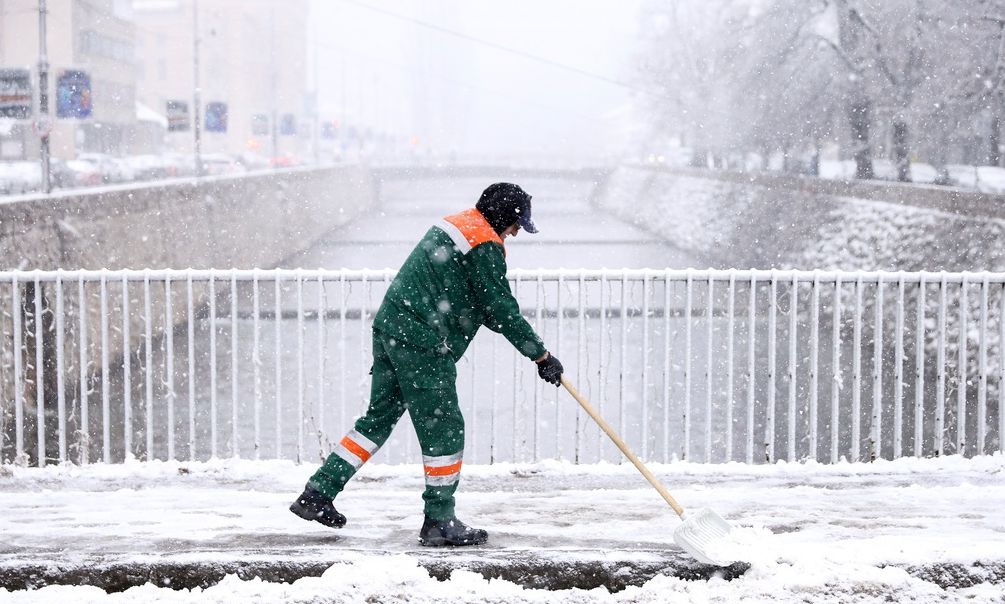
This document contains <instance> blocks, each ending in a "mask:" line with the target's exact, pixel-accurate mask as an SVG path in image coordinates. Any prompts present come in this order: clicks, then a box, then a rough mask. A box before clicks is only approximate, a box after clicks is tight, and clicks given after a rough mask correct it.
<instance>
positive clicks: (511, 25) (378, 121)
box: [308, 0, 637, 157]
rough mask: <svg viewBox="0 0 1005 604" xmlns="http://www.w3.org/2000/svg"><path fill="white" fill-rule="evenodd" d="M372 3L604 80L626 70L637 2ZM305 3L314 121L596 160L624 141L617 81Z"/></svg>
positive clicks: (448, 147) (435, 143)
mask: <svg viewBox="0 0 1005 604" xmlns="http://www.w3.org/2000/svg"><path fill="white" fill-rule="evenodd" d="M362 2H365V3H367V4H370V2H369V1H368V0H362ZM371 5H372V6H375V7H379V8H380V9H381V10H384V11H388V12H393V13H397V14H400V15H403V16H407V17H411V18H414V19H418V20H421V21H424V22H427V23H431V24H435V25H437V26H439V27H443V28H446V29H449V30H453V31H456V32H461V33H463V34H464V35H467V36H471V37H474V38H478V39H480V40H485V41H486V42H489V43H491V44H497V45H500V46H505V47H509V48H512V49H515V50H518V51H520V52H523V53H527V54H530V55H534V56H538V57H542V58H545V59H547V60H548V61H552V62H555V63H560V64H563V65H568V66H570V67H572V68H574V69H578V70H582V71H587V72H590V73H592V74H597V75H600V76H602V77H605V78H609V79H614V80H621V81H625V80H627V79H628V78H629V74H630V72H631V64H630V60H631V54H632V52H633V51H634V36H633V34H634V31H635V30H636V28H637V22H636V19H637V13H636V9H637V3H636V2H635V1H631V2H597V1H590V2H582V1H580V2H576V1H573V0H559V1H552V2H545V3H542V2H534V1H532V0H517V1H513V2H506V3H497V2H463V1H460V0H393V1H387V2H380V3H372V4H371ZM312 9H313V10H314V11H315V12H314V13H313V14H314V15H316V18H314V19H312V27H314V28H315V30H314V32H311V35H310V36H309V39H310V38H311V37H313V36H316V39H317V40H318V49H317V57H318V78H319V82H320V106H321V113H322V116H323V117H327V116H331V117H333V118H337V119H340V120H341V121H342V122H344V123H365V124H366V125H367V126H369V127H371V128H373V129H375V130H378V131H384V132H391V133H394V134H397V135H399V136H405V137H408V138H411V137H416V138H417V140H418V141H419V144H420V145H421V146H422V147H423V148H425V147H427V146H428V147H432V148H434V149H435V150H436V151H437V152H439V153H450V152H453V153H457V154H458V155H471V154H479V155H481V154H488V155H495V156H509V157H512V156H532V155H563V156H569V155H573V156H575V155H589V156H596V155H603V154H605V153H617V152H619V151H621V150H622V148H623V147H624V144H625V141H626V139H627V136H626V132H625V131H626V125H625V124H626V123H627V122H628V119H627V118H628V114H629V112H630V109H631V97H630V94H629V92H628V90H627V89H626V88H625V87H620V86H617V85H615V84H612V83H609V82H605V81H602V80H601V79H598V78H591V77H589V76H587V75H582V74H578V73H574V72H573V71H572V70H567V69H563V68H561V67H558V66H554V65H547V64H544V63H542V62H540V61H535V60H533V59H531V58H527V57H523V56H519V55H518V54H515V53H509V52H506V51H502V50H498V49H495V48H491V47H489V46H487V45H483V44H479V43H478V42H475V41H471V40H465V39H461V38H459V37H457V36H453V35H450V34H446V33H442V32H439V31H436V30H434V29H432V28H429V27H425V26H422V25H419V24H416V23H410V22H407V21H404V20H402V19H399V18H396V17H394V16H391V15H386V14H381V13H379V12H376V11H373V10H369V9H366V8H363V7H360V6H358V5H354V4H351V3H347V2H342V1H341V0H313V3H312ZM311 46H312V45H311V44H309V45H308V52H309V53H311V52H313V49H312V48H311Z"/></svg>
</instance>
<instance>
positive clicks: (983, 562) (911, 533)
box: [0, 455, 1005, 602]
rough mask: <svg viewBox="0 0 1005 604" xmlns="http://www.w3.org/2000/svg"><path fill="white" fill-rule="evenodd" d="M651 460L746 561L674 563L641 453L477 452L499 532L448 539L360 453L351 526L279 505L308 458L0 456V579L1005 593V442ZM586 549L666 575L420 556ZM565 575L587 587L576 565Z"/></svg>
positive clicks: (222, 589)
mask: <svg viewBox="0 0 1005 604" xmlns="http://www.w3.org/2000/svg"><path fill="white" fill-rule="evenodd" d="M651 469H653V471H654V472H655V473H656V474H657V476H659V477H660V479H661V480H663V481H664V483H665V484H666V485H667V487H668V488H669V489H670V491H671V492H672V493H674V495H675V496H677V497H678V499H679V500H680V501H681V503H682V504H683V505H684V506H685V507H692V508H696V507H702V506H707V507H711V508H713V509H715V510H716V511H717V512H719V513H720V514H721V515H722V516H723V517H725V518H726V519H727V520H729V521H730V522H731V523H732V524H734V526H736V527H739V529H740V531H741V535H742V536H743V538H744V540H745V541H747V542H749V543H750V544H751V547H750V549H749V552H748V553H749V555H748V557H747V561H748V562H749V563H750V564H751V566H750V568H749V570H747V571H746V573H745V574H743V575H742V576H740V577H738V578H734V579H732V580H725V579H722V578H713V579H711V580H707V581H706V580H700V581H695V580H692V581H688V580H684V579H682V578H680V573H679V572H677V573H675V572H673V571H674V568H675V567H679V566H691V567H694V565H693V564H692V563H691V561H689V560H688V559H686V558H684V556H683V554H681V553H680V551H679V550H678V549H677V548H676V546H675V545H674V544H673V540H672V533H673V528H674V527H675V526H676V524H677V522H678V520H677V518H676V516H675V515H674V513H673V512H672V510H670V509H669V508H668V507H667V506H666V504H665V503H664V502H663V501H662V499H660V498H659V496H658V495H657V494H656V492H655V491H654V490H653V489H652V488H651V487H649V485H648V484H647V483H646V482H645V481H644V480H643V479H642V477H641V476H640V475H639V474H638V473H637V471H636V470H635V469H634V468H633V467H631V465H629V464H625V465H606V464H604V465H585V466H576V465H571V464H565V463H558V462H546V463H540V464H533V465H513V464H503V465H494V466H466V467H465V470H464V475H463V477H462V482H461V487H460V489H459V492H458V515H459V516H460V517H461V518H462V519H464V520H466V521H468V522H470V523H472V524H474V525H476V526H480V527H483V528H486V529H488V531H489V533H490V535H491V537H490V543H489V545H488V546H485V547H482V548H468V549H457V550H451V551H446V552H445V551H442V550H433V551H431V550H428V549H425V548H421V547H419V546H418V545H417V543H416V534H417V531H418V528H419V526H420V524H421V522H422V515H421V499H420V493H421V491H422V478H421V475H420V474H419V468H418V467H414V466H388V465H383V466H382V465H370V466H367V467H365V468H364V469H363V470H362V471H361V472H360V474H359V475H358V476H357V478H356V479H355V480H354V482H353V483H351V485H350V487H349V488H348V489H347V490H346V492H345V493H344V494H343V495H342V496H341V497H340V498H339V500H338V501H337V502H336V503H337V507H338V508H339V510H340V511H342V512H343V513H345V514H346V516H348V518H349V525H348V526H347V527H346V528H345V529H342V530H341V531H332V530H331V529H326V528H324V527H322V526H321V525H318V524H316V523H307V522H304V521H302V520H300V519H298V518H296V517H294V516H293V515H292V514H290V513H289V512H288V511H287V510H286V507H287V506H288V504H289V502H290V500H291V499H292V497H294V496H295V495H296V494H297V493H298V492H299V490H300V488H301V487H302V485H303V482H304V480H305V479H306V478H307V476H308V475H309V474H310V473H311V471H312V470H313V465H303V466H297V465H295V464H292V463H288V462H250V461H234V460H227V461H224V460H221V461H214V462H209V463H193V464H189V463H160V462H155V463H132V464H126V465H93V466H88V467H84V468H81V467H73V466H65V467H50V468H45V469H31V468H17V467H10V466H7V467H3V468H0V509H3V511H4V513H3V515H2V517H0V574H2V576H3V577H5V578H6V579H5V584H6V585H15V583H13V582H12V578H16V577H20V578H21V579H22V580H23V577H24V574H25V573H24V572H19V569H20V571H24V569H36V570H35V573H36V576H40V575H39V572H40V571H38V569H39V568H42V569H45V568H48V569H50V570H51V569H59V571H58V572H66V573H71V574H72V573H77V575H74V576H88V575H87V573H88V570H89V569H91V570H92V571H93V572H94V573H98V572H100V571H99V570H98V569H102V568H105V569H107V568H109V567H112V566H115V565H119V566H120V567H125V568H133V569H136V568H143V567H144V566H151V565H174V566H175V567H185V565H192V566H193V567H194V568H204V567H205V565H206V564H214V563H220V564H224V565H228V564H229V565H230V566H226V567H227V568H233V567H234V566H233V565H234V564H235V563H244V564H249V563H257V564H259V565H260V566H263V567H267V566H270V565H271V566H272V567H274V569H275V568H280V569H282V568H287V569H295V568H298V565H299V568H301V572H299V573H295V572H294V573H292V574H290V575H288V576H287V578H295V577H301V576H304V575H307V574H317V572H303V568H309V569H323V568H325V567H327V566H331V568H330V569H328V570H327V571H325V572H324V574H323V575H322V576H320V577H305V578H301V579H299V580H297V581H296V582H295V583H293V584H284V583H270V582H264V581H261V580H257V579H252V580H242V579H240V578H238V577H237V576H228V577H227V578H225V579H224V580H223V581H222V582H220V583H219V584H217V585H214V586H212V587H208V588H206V589H201V588H196V589H194V590H180V591H176V590H173V589H170V588H167V587H164V586H154V585H149V584H148V585H146V586H141V587H133V588H131V589H129V590H127V591H125V592H122V593H118V594H112V595H108V596H106V595H105V592H103V591H101V590H99V589H97V588H95V587H61V586H50V587H45V588H42V589H39V590H36V591H10V592H8V591H4V590H0V601H14V602H23V601H50V600H51V601H70V600H73V601H79V602H87V601H106V600H107V601H116V602H141V601H142V602H151V601H166V602H167V601H170V602H175V601H228V602H229V601H242V602H244V601H263V602H265V601H305V600H311V598H316V600H314V601H321V602H325V601H333V602H342V601H344V602H361V601H367V595H368V594H376V595H379V596H380V598H379V600H373V601H381V602H398V601H402V602H404V601H408V602H427V601H428V602H436V601H444V598H446V597H447V595H449V599H450V600H451V601H478V602H480V601H485V602H538V601H540V602H544V601H548V602H555V601H569V602H573V601H574V602H615V601H618V602H626V601H643V602H646V601H652V602H657V601H659V602H665V601H668V600H670V599H673V598H674V597H679V598H681V599H684V600H686V599H688V598H691V599H694V600H695V601H707V600H709V599H713V600H714V599H716V598H722V599H724V600H738V599H743V598H749V599H751V601H764V600H779V601H803V600H806V599H808V600H810V601H828V600H833V601H842V602H848V601H872V600H884V599H887V598H892V599H893V600H896V601H907V600H910V599H912V598H913V599H914V600H915V601H918V600H921V601H945V600H946V599H949V600H955V599H960V600H964V599H966V600H967V601H978V602H992V601H993V602H997V601H1005V599H1003V596H1002V593H1003V592H1005V571H1003V570H1002V569H1003V568H1005V457H1003V456H1001V455H996V456H993V457H985V458H980V459H974V460H966V459H962V458H956V457H948V458H942V459H934V460H912V459H905V460H899V461H895V462H887V461H879V462H876V463H871V464H838V465H833V466H827V465H820V464H815V463H809V464H785V463H779V464H775V465H770V466H746V465H741V464H729V465H716V466H711V465H698V464H687V463H679V464H669V465H661V464H652V465H651ZM530 561H533V563H532V562H530ZM584 562H592V563H598V564H600V565H601V566H603V567H604V568H607V569H610V568H614V570H615V571H617V570H618V568H623V569H624V572H625V573H627V574H630V573H631V570H630V569H631V567H632V566H633V565H638V566H642V567H646V568H650V569H652V568H654V567H655V568H657V569H658V568H659V567H660V565H663V566H664V567H665V568H666V572H665V573H660V572H658V571H653V572H651V573H650V575H655V577H653V578H652V579H651V580H648V582H646V583H645V584H644V585H641V586H637V587H628V588H627V589H624V590H623V591H619V592H617V593H614V594H611V593H609V592H608V591H607V590H606V589H604V588H603V587H600V588H596V589H593V590H585V591H584V590H577V589H571V590H564V591H558V592H554V591H552V592H547V591H543V590H537V589H528V588H525V587H522V586H520V585H517V584H515V583H511V582H508V581H502V580H498V579H496V580H492V581H488V580H486V579H484V578H483V577H482V576H481V575H480V574H477V573H473V572H469V571H461V570H454V571H453V574H452V575H451V579H450V580H449V581H446V582H439V581H437V580H435V579H432V578H430V577H429V572H428V571H427V570H426V568H424V567H423V566H425V567H430V566H436V565H439V568H443V567H444V566H445V567H448V568H453V569H462V568H469V569H475V570H478V569H482V570H484V569H485V568H488V567H491V566H492V565H495V566H496V567H499V566H505V565H507V564H512V565H514V566H520V565H522V568H524V572H523V576H524V577H525V580H521V581H520V582H521V583H523V584H524V585H534V584H542V585H547V584H548V583H547V582H546V581H539V582H537V583H535V581H534V580H533V578H526V575H528V573H530V574H533V572H534V570H533V569H534V568H535V565H537V567H540V568H546V567H547V566H548V565H549V564H550V565H553V566H555V567H556V568H558V567H562V568H565V571H564V572H565V574H566V575H568V573H569V572H570V571H569V569H573V571H574V570H575V569H576V568H582V563H584ZM420 564H422V565H423V566H420ZM577 564H580V566H579V567H577ZM200 565H201V566H200ZM58 572H57V574H58ZM709 572H711V571H709ZM45 574H46V573H45V572H41V575H45ZM49 574H53V573H49ZM614 574H617V572H615V573H614ZM675 574H676V575H677V576H672V575H675ZM518 575H519V573H516V574H512V573H511V574H510V575H507V574H502V576H518ZM279 576H282V573H281V572H280V573H279ZM495 576H499V575H498V574H497V575H495ZM569 580H570V579H569V577H568V576H566V577H565V581H567V582H568V581H569ZM588 583H589V581H588V580H584V582H583V583H582V584H584V585H585V584H588ZM974 583H976V584H974ZM0 584H4V583H0ZM571 584H573V585H575V584H577V583H576V581H575V578H574V577H573V579H572V580H571Z"/></svg>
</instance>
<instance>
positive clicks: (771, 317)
mask: <svg viewBox="0 0 1005 604" xmlns="http://www.w3.org/2000/svg"><path fill="white" fill-rule="evenodd" d="M777 315H778V277H777V276H776V275H775V271H771V299H770V300H769V301H768V410H767V415H766V418H765V422H764V423H765V428H764V430H765V431H764V459H765V461H767V462H768V463H774V462H776V461H777V458H776V457H775V364H776V361H777V351H776V349H775V348H776V347H775V344H776V339H777V334H776V331H777V322H778V317H777Z"/></svg>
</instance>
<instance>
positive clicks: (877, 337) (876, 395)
mask: <svg viewBox="0 0 1005 604" xmlns="http://www.w3.org/2000/svg"><path fill="white" fill-rule="evenodd" d="M875 311H876V318H875V327H874V331H873V337H872V443H871V449H872V450H871V451H870V452H869V455H870V458H871V459H873V460H875V459H879V458H881V457H882V456H883V276H882V275H880V276H879V279H878V281H877V282H876V304H875Z"/></svg>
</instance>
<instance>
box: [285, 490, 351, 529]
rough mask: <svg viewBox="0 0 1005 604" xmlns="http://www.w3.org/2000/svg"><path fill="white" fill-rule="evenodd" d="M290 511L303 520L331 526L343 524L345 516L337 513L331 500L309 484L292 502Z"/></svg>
mask: <svg viewBox="0 0 1005 604" xmlns="http://www.w3.org/2000/svg"><path fill="white" fill-rule="evenodd" d="M290 511H291V512H293V513H294V514H296V515H297V516H300V517H301V518H303V519H304V520H316V521H318V522H320V523H321V524H323V525H325V526H330V527H332V528H342V527H343V526H345V516H343V515H342V514H339V512H338V510H336V509H335V506H333V505H332V500H331V499H329V498H328V497H325V496H324V495H322V494H321V492H320V491H318V490H317V489H315V488H314V487H312V486H310V485H307V488H305V489H304V492H303V493H301V494H300V497H297V500H296V501H294V502H293V505H291V506H290Z"/></svg>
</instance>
